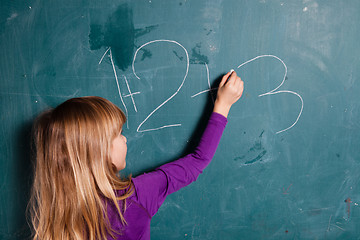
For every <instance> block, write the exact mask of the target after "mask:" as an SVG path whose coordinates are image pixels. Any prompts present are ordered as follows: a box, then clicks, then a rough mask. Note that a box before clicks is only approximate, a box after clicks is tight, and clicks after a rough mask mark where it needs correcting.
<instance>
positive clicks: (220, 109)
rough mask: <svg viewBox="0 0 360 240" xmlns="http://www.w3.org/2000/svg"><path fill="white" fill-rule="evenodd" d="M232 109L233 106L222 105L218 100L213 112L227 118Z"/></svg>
mask: <svg viewBox="0 0 360 240" xmlns="http://www.w3.org/2000/svg"><path fill="white" fill-rule="evenodd" d="M230 108H231V105H228V104H224V103H221V102H219V101H218V100H216V101H215V105H214V110H213V112H216V113H219V114H221V115H223V116H224V117H226V118H227V116H228V114H229V111H230Z"/></svg>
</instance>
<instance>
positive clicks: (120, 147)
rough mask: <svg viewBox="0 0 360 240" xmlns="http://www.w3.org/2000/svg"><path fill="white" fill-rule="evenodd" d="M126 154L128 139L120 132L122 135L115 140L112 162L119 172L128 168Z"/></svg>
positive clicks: (112, 148) (112, 147) (112, 149)
mask: <svg viewBox="0 0 360 240" xmlns="http://www.w3.org/2000/svg"><path fill="white" fill-rule="evenodd" d="M126 152H127V145H126V137H125V136H124V135H122V134H121V132H120V134H119V135H117V136H116V138H115V139H114V140H113V142H112V146H111V161H112V163H113V164H114V165H115V166H116V169H117V170H118V171H120V170H122V169H124V168H125V166H126V161H125V158H126Z"/></svg>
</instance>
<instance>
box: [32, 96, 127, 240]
mask: <svg viewBox="0 0 360 240" xmlns="http://www.w3.org/2000/svg"><path fill="white" fill-rule="evenodd" d="M125 121H126V117H125V115H124V113H123V112H122V111H121V110H120V109H119V108H118V107H117V106H115V105H114V104H113V103H111V102H110V101H108V100H106V99H104V98H100V97H82V98H72V99H69V100H67V101H65V102H64V103H62V104H60V105H59V106H58V107H56V108H55V109H52V110H50V111H47V112H45V113H43V114H42V115H40V117H39V118H38V120H37V122H36V124H35V145H36V168H35V179H34V186H33V197H32V198H33V199H32V201H33V203H34V205H33V207H34V211H33V224H34V226H35V230H36V234H37V237H38V238H40V239H45V238H46V236H49V235H47V234H46V231H50V233H51V231H53V232H52V233H51V234H55V235H53V237H55V238H58V236H63V235H58V234H60V233H61V234H65V235H64V237H65V239H66V238H67V237H69V238H71V237H74V236H75V237H76V236H83V235H84V227H85V229H86V235H88V238H90V239H92V238H93V237H94V238H95V237H100V236H105V235H104V234H106V232H108V230H109V228H108V226H107V225H106V222H107V217H106V211H105V208H104V204H103V198H108V199H111V200H113V202H114V204H115V205H116V207H117V208H118V211H119V214H120V216H121V219H122V220H123V222H125V220H124V219H123V216H122V213H121V212H122V211H120V207H119V205H118V204H117V201H118V200H119V199H126V197H128V196H129V195H130V194H131V182H130V180H128V181H122V180H120V179H119V178H118V177H117V171H118V170H121V169H123V168H124V167H125V156H126V150H127V149H126V138H125V137H124V136H122V135H121V131H122V126H123V124H124V123H125ZM119 189H123V190H124V189H125V194H124V195H123V196H115V191H114V190H119ZM126 189H127V190H126ZM36 208H37V209H36ZM104 213H105V218H104ZM99 219H100V221H99ZM69 226H73V228H74V229H68V228H69ZM49 229H50V230H49ZM66 229H68V230H66ZM48 233H49V232H48ZM44 237H45V238H44Z"/></svg>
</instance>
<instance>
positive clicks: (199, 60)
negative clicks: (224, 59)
mask: <svg viewBox="0 0 360 240" xmlns="http://www.w3.org/2000/svg"><path fill="white" fill-rule="evenodd" d="M190 63H191V64H204V63H206V64H209V59H208V57H207V56H205V55H203V54H201V43H198V44H196V46H195V47H194V48H192V49H191V58H190Z"/></svg>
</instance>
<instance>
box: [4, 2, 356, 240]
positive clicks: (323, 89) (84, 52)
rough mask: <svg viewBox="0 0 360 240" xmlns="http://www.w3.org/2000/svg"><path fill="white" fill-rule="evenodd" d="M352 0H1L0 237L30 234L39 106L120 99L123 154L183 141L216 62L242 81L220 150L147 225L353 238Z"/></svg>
mask: <svg viewBox="0 0 360 240" xmlns="http://www.w3.org/2000/svg"><path fill="white" fill-rule="evenodd" d="M359 11H360V1H358V0H347V1H339V0H197V1H195V0H172V1H166V0H136V1H130V0H128V1H122V0H96V1H95V0H90V1H80V0H53V1H45V0H29V1H20V0H3V1H1V8H0V49H1V50H0V53H1V54H0V99H1V105H0V106H1V109H0V110H1V111H0V112H1V127H0V179H1V180H0V239H6V240H7V239H27V238H28V236H29V234H30V232H29V227H28V225H27V223H26V217H25V211H26V205H27V201H28V197H29V191H30V184H31V179H32V176H31V169H32V167H31V144H30V131H31V124H32V122H33V120H34V117H35V116H36V115H37V114H39V113H40V112H41V111H43V110H44V109H46V108H49V107H54V106H56V105H57V104H59V103H61V102H62V101H64V100H66V99H68V98H71V97H76V96H86V95H97V96H102V97H105V98H107V99H109V100H111V101H112V102H114V103H115V104H117V105H118V106H119V107H120V108H122V109H123V110H124V112H126V114H127V116H128V122H127V125H126V126H125V128H124V134H125V135H126V137H127V139H128V156H127V168H126V170H124V172H123V173H122V174H124V175H126V174H129V173H133V175H135V176H136V175H138V174H140V173H142V172H144V171H149V170H152V169H154V168H155V167H157V166H159V165H161V164H163V163H166V162H169V161H171V160H174V159H176V158H178V157H181V156H183V155H184V154H185V153H187V152H188V151H190V150H191V149H192V148H193V147H194V143H195V142H196V141H197V139H198V138H199V136H200V135H201V132H202V130H203V129H204V126H205V123H206V120H207V118H208V116H209V113H210V111H211V108H212V106H213V100H214V98H215V93H216V92H215V90H214V89H215V88H216V87H217V83H218V80H219V77H221V76H222V74H224V73H226V72H227V71H229V70H230V69H235V70H236V71H237V73H238V75H240V76H241V78H242V79H243V81H244V82H245V91H244V94H243V97H242V99H241V100H240V101H239V102H237V103H236V104H235V105H234V106H233V108H232V109H231V112H230V115H229V119H228V120H229V123H228V125H227V128H226V129H225V132H224V135H223V138H222V141H221V143H220V146H219V148H218V151H217V153H216V155H215V157H214V159H213V161H212V163H211V164H210V165H209V167H208V168H207V169H206V170H205V171H204V173H203V174H202V175H201V176H200V177H199V179H198V180H197V181H196V182H195V183H193V184H192V185H190V186H189V187H187V188H185V189H182V190H180V191H179V192H177V193H174V194H173V195H171V196H169V197H168V199H167V200H166V201H165V203H164V204H163V206H162V207H161V208H160V210H159V212H158V213H157V215H155V217H154V218H153V220H152V224H151V236H152V239H359V238H360V206H359V204H360V150H359V146H360V145H359V144H360V84H359V81H360V45H359V39H360V25H359V22H360V14H359Z"/></svg>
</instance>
